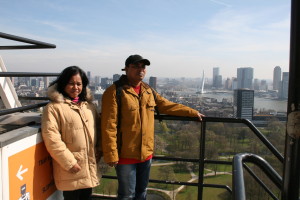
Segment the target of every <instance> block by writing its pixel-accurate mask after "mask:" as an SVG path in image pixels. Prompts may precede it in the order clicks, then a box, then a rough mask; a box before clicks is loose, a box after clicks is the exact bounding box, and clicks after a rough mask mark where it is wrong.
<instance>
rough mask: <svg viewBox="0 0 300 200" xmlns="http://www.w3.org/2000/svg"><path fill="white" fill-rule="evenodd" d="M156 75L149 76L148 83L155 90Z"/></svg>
mask: <svg viewBox="0 0 300 200" xmlns="http://www.w3.org/2000/svg"><path fill="white" fill-rule="evenodd" d="M156 84H157V77H153V76H150V78H149V85H150V86H151V87H152V88H153V89H155V90H156Z"/></svg>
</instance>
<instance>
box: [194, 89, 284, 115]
mask: <svg viewBox="0 0 300 200" xmlns="http://www.w3.org/2000/svg"><path fill="white" fill-rule="evenodd" d="M199 97H209V98H215V99H217V100H218V102H220V101H222V99H223V98H226V99H227V100H228V101H229V102H233V94H232V93H231V92H228V93H204V94H199ZM254 108H255V109H258V110H260V109H265V110H269V109H272V110H275V111H277V112H286V110H287V101H283V100H273V99H266V98H260V97H254Z"/></svg>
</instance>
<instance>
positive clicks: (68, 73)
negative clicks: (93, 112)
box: [49, 66, 89, 101]
mask: <svg viewBox="0 0 300 200" xmlns="http://www.w3.org/2000/svg"><path fill="white" fill-rule="evenodd" d="M76 74H79V75H80V77H81V80H82V91H81V93H80V94H79V99H80V100H81V101H86V100H87V98H86V95H87V93H86V87H87V85H88V84H89V79H88V78H87V76H86V74H85V72H84V71H83V70H82V69H80V68H79V67H77V66H70V67H67V68H65V69H64V70H63V71H62V72H61V73H60V75H59V76H58V77H57V79H56V80H55V81H53V82H52V83H51V84H50V86H52V85H54V84H57V91H58V92H59V93H61V94H62V95H63V96H65V97H68V94H66V93H65V87H66V86H67V84H68V83H69V81H70V79H71V77H72V76H74V75H76ZM50 86H49V87H50Z"/></svg>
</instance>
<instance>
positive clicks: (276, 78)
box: [273, 66, 281, 90]
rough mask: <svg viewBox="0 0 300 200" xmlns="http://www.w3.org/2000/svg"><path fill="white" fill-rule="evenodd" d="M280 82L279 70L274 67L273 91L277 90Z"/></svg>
mask: <svg viewBox="0 0 300 200" xmlns="http://www.w3.org/2000/svg"><path fill="white" fill-rule="evenodd" d="M280 82H281V68H280V67H279V66H276V67H275V68H274V71H273V90H279V88H280Z"/></svg>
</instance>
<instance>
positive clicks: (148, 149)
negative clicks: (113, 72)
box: [101, 83, 198, 163]
mask: <svg viewBox="0 0 300 200" xmlns="http://www.w3.org/2000/svg"><path fill="white" fill-rule="evenodd" d="M156 96H157V97H156V100H154V96H153V94H152V90H151V88H149V86H148V85H147V84H144V83H142V84H141V92H140V95H138V94H137V93H136V92H135V91H134V89H133V88H132V87H130V86H128V85H124V86H123V90H122V94H121V117H120V119H121V122H120V131H118V134H117V124H118V106H117V101H116V86H115V84H113V85H112V86H110V87H109V88H107V89H106V91H105V92H104V94H103V96H102V113H101V134H102V150H103V156H104V161H105V162H107V163H109V162H117V161H118V160H119V157H121V158H134V159H138V160H141V161H143V160H145V159H146V158H147V157H148V156H150V155H151V154H153V150H154V111H155V108H154V107H155V106H156V105H157V107H158V110H159V112H160V113H162V114H168V115H177V116H186V117H196V116H197V114H198V111H197V110H194V109H192V108H189V107H187V106H184V105H182V104H177V103H174V102H171V101H168V100H167V99H165V98H163V97H162V96H160V95H159V94H158V93H157V95H156Z"/></svg>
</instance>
